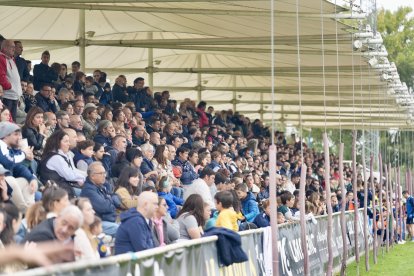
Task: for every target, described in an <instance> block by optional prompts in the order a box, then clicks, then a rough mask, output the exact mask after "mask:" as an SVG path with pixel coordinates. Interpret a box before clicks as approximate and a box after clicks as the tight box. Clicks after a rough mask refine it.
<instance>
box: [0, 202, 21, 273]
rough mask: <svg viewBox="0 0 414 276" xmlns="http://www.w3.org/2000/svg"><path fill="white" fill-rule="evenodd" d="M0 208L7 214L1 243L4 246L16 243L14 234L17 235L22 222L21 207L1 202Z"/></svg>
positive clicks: (0, 235)
mask: <svg viewBox="0 0 414 276" xmlns="http://www.w3.org/2000/svg"><path fill="white" fill-rule="evenodd" d="M0 209H1V210H3V211H5V215H6V216H5V217H4V220H3V221H4V226H3V228H2V229H0V230H1V231H0V232H1V233H0V240H1V243H2V245H3V246H4V245H10V244H14V243H15V241H14V235H16V233H17V230H18V229H19V227H20V223H21V221H22V214H21V213H20V211H19V209H17V207H16V206H15V205H14V204H12V203H1V204H0ZM3 215H4V214H3ZM9 268H10V267H9ZM20 269H23V267H20ZM2 272H5V271H2ZM10 272H12V271H10Z"/></svg>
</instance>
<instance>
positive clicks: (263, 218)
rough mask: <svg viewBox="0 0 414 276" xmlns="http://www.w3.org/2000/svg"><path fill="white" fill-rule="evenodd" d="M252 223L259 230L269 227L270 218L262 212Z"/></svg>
mask: <svg viewBox="0 0 414 276" xmlns="http://www.w3.org/2000/svg"><path fill="white" fill-rule="evenodd" d="M253 223H254V224H256V226H257V227H259V228H264V227H267V226H270V217H269V216H268V215H266V213H265V212H262V213H260V214H258V215H257V216H256V217H255V219H254V220H253Z"/></svg>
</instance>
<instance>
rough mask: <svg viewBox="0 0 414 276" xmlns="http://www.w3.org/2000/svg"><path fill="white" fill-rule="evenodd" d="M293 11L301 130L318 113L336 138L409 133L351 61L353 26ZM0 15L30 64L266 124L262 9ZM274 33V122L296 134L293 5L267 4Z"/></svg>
mask: <svg viewBox="0 0 414 276" xmlns="http://www.w3.org/2000/svg"><path fill="white" fill-rule="evenodd" d="M338 2H339V1H338ZM299 3H300V6H299V18H298V19H299V20H298V21H299V34H300V36H299V42H300V68H301V92H302V97H301V99H302V107H301V111H302V121H303V126H305V127H318V126H323V125H325V119H324V117H325V111H326V116H327V120H326V125H327V126H328V127H339V118H341V125H342V127H344V128H347V127H348V128H350V127H353V126H354V125H358V126H359V127H366V128H368V127H373V128H390V127H393V128H394V127H397V128H408V127H411V126H410V124H411V123H410V120H408V111H409V110H408V109H407V108H406V107H402V106H400V105H399V104H397V102H396V99H395V96H393V95H389V93H387V91H388V88H389V87H387V82H383V81H381V79H380V75H381V71H379V70H374V69H372V68H371V67H370V66H369V65H368V63H367V61H368V60H369V59H370V58H371V56H370V55H369V53H368V52H369V51H368V52H362V51H353V47H352V40H353V34H354V33H359V32H361V31H360V30H357V29H356V28H354V27H352V26H350V25H346V24H344V23H341V22H339V21H337V20H339V18H350V17H353V18H363V16H364V15H363V14H360V13H358V12H355V10H354V11H350V10H348V9H346V8H344V7H341V6H335V5H334V4H333V3H330V2H328V1H325V0H306V1H299ZM0 5H1V6H2V7H1V8H0V33H1V34H2V35H3V36H5V37H6V38H11V39H15V40H21V41H22V42H23V45H24V52H23V56H24V57H25V58H26V59H30V60H39V59H40V55H41V53H42V52H43V51H44V50H46V49H48V50H49V51H50V52H51V62H59V63H66V64H70V63H71V62H72V61H74V60H80V61H81V63H82V66H83V67H84V70H85V72H87V73H90V72H91V71H92V70H94V69H102V70H103V71H105V72H107V73H108V75H109V78H110V79H111V80H112V81H113V80H114V78H115V77H116V76H117V75H118V74H125V75H126V76H127V78H128V82H129V83H132V80H133V79H134V78H135V77H137V76H142V77H144V78H145V79H146V80H147V84H149V85H151V86H152V87H153V90H154V91H161V90H169V91H170V92H171V93H172V95H173V98H174V99H177V100H183V99H184V98H191V99H193V100H201V99H202V100H206V101H207V103H208V104H212V105H214V106H215V108H216V109H217V110H220V109H228V108H232V109H234V110H236V111H238V112H241V113H243V114H246V115H248V116H249V117H250V118H260V119H263V120H264V121H265V122H268V121H269V120H270V119H271V118H272V115H271V110H272V106H271V93H270V92H271V87H270V85H271V76H270V66H271V59H270V51H271V50H270V49H271V48H270V12H269V11H270V3H269V1H257V0H250V1H209V0H204V1H188V0H175V1H173V0H154V1H151V0H149V1H143V0H123V1H122V0H120V1H117V0H101V1H99V3H96V2H94V1H88V0H77V1H73V0H63V1H52V0H22V1H11V0H0ZM322 18H323V20H322ZM322 21H323V25H324V28H323V32H322V28H321V26H322ZM351 21H352V20H349V22H351ZM346 22H348V20H347V21H346ZM274 30H275V60H276V62H275V84H276V87H275V92H276V105H275V107H274V109H275V112H276V116H275V118H276V119H277V120H278V121H282V122H283V123H285V124H288V123H289V124H293V125H298V124H299V121H300V120H299V119H300V118H299V92H298V91H299V89H298V87H299V83H298V64H297V60H298V55H297V35H296V33H297V24H296V1H294V0H283V1H275V29H274ZM322 36H323V38H324V40H323V42H324V48H323V49H324V56H322ZM354 39H356V38H355V37H354ZM362 40H363V39H362ZM83 51H84V52H83ZM83 57H84V58H83ZM323 57H324V61H325V62H324V64H323ZM323 65H325V66H323ZM323 75H325V78H326V79H325V82H326V85H325V87H324V86H323ZM338 76H339V80H338ZM338 87H339V90H338ZM324 89H325V93H326V97H325V98H324V96H323V91H324ZM338 95H339V96H338ZM324 102H326V107H325V108H324Z"/></svg>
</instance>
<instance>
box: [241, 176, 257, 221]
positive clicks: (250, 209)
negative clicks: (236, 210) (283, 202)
mask: <svg viewBox="0 0 414 276" xmlns="http://www.w3.org/2000/svg"><path fill="white" fill-rule="evenodd" d="M235 190H236V193H237V196H238V197H239V199H240V201H241V204H242V213H243V218H242V220H244V219H245V220H246V221H247V222H253V220H254V218H255V217H256V216H257V215H258V214H259V207H258V204H257V202H256V200H255V197H254V196H253V194H252V193H251V192H249V191H248V189H247V185H246V184H244V183H242V184H239V185H237V186H236V188H235Z"/></svg>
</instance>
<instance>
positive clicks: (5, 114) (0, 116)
mask: <svg viewBox="0 0 414 276" xmlns="http://www.w3.org/2000/svg"><path fill="white" fill-rule="evenodd" d="M0 122H13V118H12V117H11V113H10V110H9V109H8V108H7V107H6V106H4V107H3V108H2V109H1V111H0Z"/></svg>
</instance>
